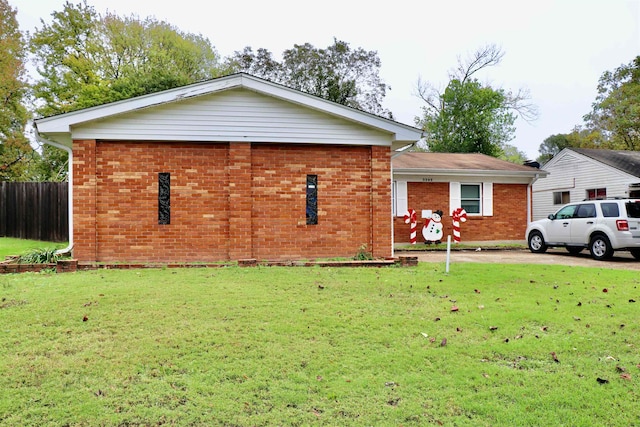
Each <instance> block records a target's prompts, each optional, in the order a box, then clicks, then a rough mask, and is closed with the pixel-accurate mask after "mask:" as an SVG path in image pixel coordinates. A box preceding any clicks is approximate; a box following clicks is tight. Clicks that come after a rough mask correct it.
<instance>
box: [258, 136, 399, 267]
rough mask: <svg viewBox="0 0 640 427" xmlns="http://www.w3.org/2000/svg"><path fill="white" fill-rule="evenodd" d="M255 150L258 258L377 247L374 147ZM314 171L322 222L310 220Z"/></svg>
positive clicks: (334, 253) (319, 254)
mask: <svg viewBox="0 0 640 427" xmlns="http://www.w3.org/2000/svg"><path fill="white" fill-rule="evenodd" d="M386 150H387V151H389V150H388V148H387V149H386ZM252 156H253V157H252V161H253V189H252V191H253V197H252V199H253V210H252V212H253V213H252V215H251V218H252V227H251V229H252V230H253V236H252V239H253V248H254V253H253V257H254V258H259V259H278V258H307V257H332V256H353V255H354V254H355V253H356V251H357V249H358V247H359V246H360V245H361V244H366V245H367V246H368V247H369V248H370V249H371V246H372V237H371V233H372V226H371V197H372V195H371V163H372V162H371V147H338V146H310V145H284V144H254V145H253V153H252ZM308 174H311V175H317V176H318V224H316V225H307V223H306V181H307V175H308ZM387 175H388V174H387ZM386 192H387V193H388V189H387V191H386ZM389 197H390V196H389ZM388 218H389V216H388V215H387V217H386V222H387V223H389V220H388ZM387 240H390V239H389V238H388V239H387ZM389 245H390V243H389ZM376 249H377V248H376ZM388 253H390V248H389V249H388Z"/></svg>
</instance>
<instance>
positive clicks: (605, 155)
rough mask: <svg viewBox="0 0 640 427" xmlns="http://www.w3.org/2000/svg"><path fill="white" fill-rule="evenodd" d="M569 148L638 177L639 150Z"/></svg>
mask: <svg viewBox="0 0 640 427" xmlns="http://www.w3.org/2000/svg"><path fill="white" fill-rule="evenodd" d="M569 150H571V151H575V152H576V153H578V154H582V155H583V156H587V157H589V158H592V159H594V160H597V161H599V162H600V163H604V164H605V165H608V166H611V167H613V168H616V169H619V170H621V171H622V172H626V173H628V174H629V175H633V176H637V177H640V151H624V150H601V149H597V148H569Z"/></svg>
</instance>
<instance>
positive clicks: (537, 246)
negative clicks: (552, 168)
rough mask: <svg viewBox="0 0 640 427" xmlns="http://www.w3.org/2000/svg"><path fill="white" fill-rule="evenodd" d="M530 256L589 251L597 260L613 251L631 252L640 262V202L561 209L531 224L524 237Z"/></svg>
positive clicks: (594, 202)
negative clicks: (554, 249) (562, 250)
mask: <svg viewBox="0 0 640 427" xmlns="http://www.w3.org/2000/svg"><path fill="white" fill-rule="evenodd" d="M525 237H526V239H527V242H528V244H529V249H530V250H531V252H535V253H541V252H545V251H546V250H547V248H552V247H555V246H563V247H566V248H567V250H568V251H569V252H570V253H572V254H578V253H580V252H581V251H582V250H583V249H585V248H589V252H591V256H592V257H593V258H594V259H597V260H603V259H607V258H611V256H612V255H613V251H619V250H627V251H630V252H631V254H632V255H633V257H634V258H635V259H639V260H640V199H607V200H585V201H582V202H578V203H570V204H568V205H565V206H563V207H561V208H560V210H558V211H557V212H556V213H554V214H551V215H549V217H548V218H547V219H541V220H539V221H534V222H532V223H530V224H529V226H528V227H527V231H526V234H525Z"/></svg>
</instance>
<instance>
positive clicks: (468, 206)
mask: <svg viewBox="0 0 640 427" xmlns="http://www.w3.org/2000/svg"><path fill="white" fill-rule="evenodd" d="M461 205H462V209H464V210H465V211H467V213H470V214H479V213H480V200H463V201H462V202H461Z"/></svg>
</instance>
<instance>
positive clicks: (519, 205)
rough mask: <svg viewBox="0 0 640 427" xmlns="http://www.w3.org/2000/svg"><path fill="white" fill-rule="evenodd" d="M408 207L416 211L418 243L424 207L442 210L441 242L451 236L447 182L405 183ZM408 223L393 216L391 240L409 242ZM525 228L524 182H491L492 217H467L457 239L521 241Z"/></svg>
mask: <svg viewBox="0 0 640 427" xmlns="http://www.w3.org/2000/svg"><path fill="white" fill-rule="evenodd" d="M407 197H408V207H409V208H410V209H415V210H416V211H417V212H418V242H419V243H424V239H423V237H422V226H423V225H424V221H425V220H424V219H422V218H420V216H421V215H420V214H421V211H422V210H424V209H431V210H438V209H440V210H442V211H443V212H444V216H443V218H442V225H443V232H444V236H445V237H444V241H446V236H447V235H451V236H452V239H453V230H452V221H451V212H449V183H448V182H433V183H423V182H409V183H408V184H407ZM409 228H410V227H409V225H408V224H405V223H404V220H403V218H401V217H396V218H395V219H394V239H395V240H394V241H395V243H409ZM526 228H527V185H526V184H493V216H468V219H467V222H464V223H462V224H461V226H460V230H461V231H460V234H461V241H462V242H463V243H464V242H465V241H495V240H523V239H524V232H525V229H526Z"/></svg>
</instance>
